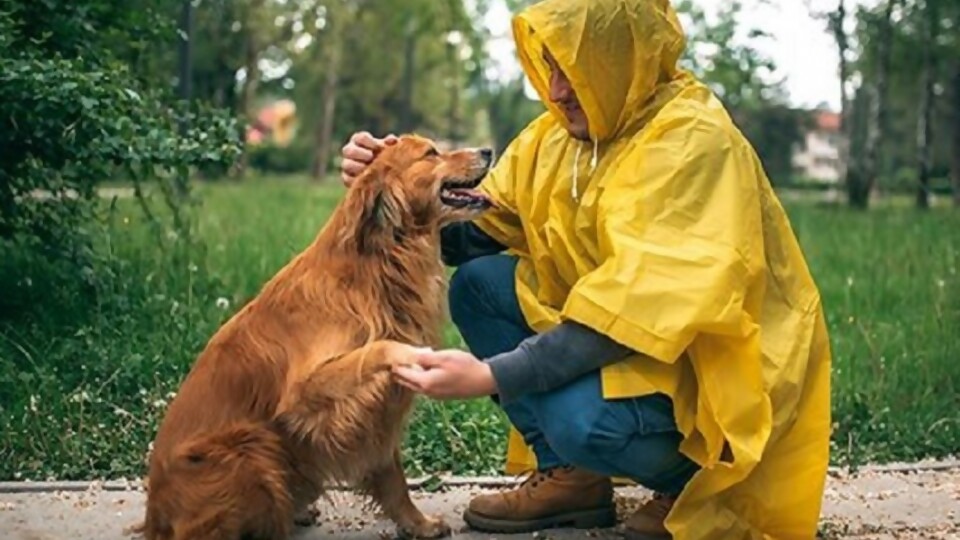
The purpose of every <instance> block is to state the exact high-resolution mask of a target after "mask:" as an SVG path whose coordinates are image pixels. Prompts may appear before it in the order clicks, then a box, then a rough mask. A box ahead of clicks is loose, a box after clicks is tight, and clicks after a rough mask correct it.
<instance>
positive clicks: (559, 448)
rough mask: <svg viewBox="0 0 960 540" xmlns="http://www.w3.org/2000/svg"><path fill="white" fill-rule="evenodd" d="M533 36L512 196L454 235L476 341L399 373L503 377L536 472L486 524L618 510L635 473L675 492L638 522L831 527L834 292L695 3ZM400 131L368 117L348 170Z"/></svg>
mask: <svg viewBox="0 0 960 540" xmlns="http://www.w3.org/2000/svg"><path fill="white" fill-rule="evenodd" d="M513 31H514V38H515V40H516V42H517V49H518V54H519V57H520V60H521V64H522V66H523V68H524V70H525V72H526V74H527V76H528V77H529V79H530V81H531V82H532V84H533V86H534V87H535V88H536V90H537V92H538V93H539V95H540V97H541V98H542V100H543V101H544V103H545V105H546V106H547V109H548V110H547V112H546V113H544V114H543V115H542V116H540V117H539V118H537V119H536V120H534V121H533V122H531V123H530V125H528V126H527V127H526V128H525V129H524V130H523V132H522V133H520V134H519V135H518V136H517V138H516V139H515V140H514V141H513V142H512V143H511V145H510V147H509V148H508V149H507V151H506V152H505V155H504V156H503V157H502V158H501V159H500V160H499V162H498V163H497V165H496V167H495V168H494V170H493V171H491V173H490V175H489V177H488V178H487V179H485V180H484V182H483V184H482V185H481V188H482V189H483V190H485V191H486V192H487V193H488V194H489V195H490V196H491V197H492V198H493V199H494V200H495V201H496V202H497V208H495V209H493V210H490V211H488V212H487V213H485V214H484V215H483V216H481V217H480V218H478V219H476V220H475V221H474V222H472V223H463V224H456V225H452V226H449V227H447V228H446V229H445V230H444V231H443V232H442V246H443V253H442V256H443V258H444V260H445V261H446V262H447V263H448V264H450V265H453V266H458V269H457V271H456V273H455V274H454V276H453V278H452V280H451V283H450V296H449V300H450V310H451V316H452V318H453V321H454V323H455V324H456V325H457V327H458V329H459V330H460V333H461V335H462V336H463V338H464V340H465V341H466V344H467V346H468V348H469V349H470V352H469V353H468V352H463V351H450V350H448V351H427V352H424V354H423V355H422V356H421V357H420V358H419V359H418V363H419V364H420V366H421V367H422V368H424V369H423V370H422V371H420V370H413V369H404V368H398V369H397V370H396V371H395V374H396V377H397V380H398V381H399V382H400V383H401V384H404V385H406V386H408V387H410V388H412V389H414V390H417V391H419V392H422V393H424V394H426V395H428V396H431V397H434V398H438V399H466V398H472V397H477V396H485V395H491V396H495V398H496V399H497V400H498V402H499V404H500V405H501V406H502V407H503V409H504V411H505V412H506V414H507V416H508V417H509V418H510V421H511V423H512V424H513V426H514V428H516V430H517V431H519V433H520V434H522V437H523V439H522V440H523V443H525V445H523V444H521V445H517V444H516V443H517V441H518V439H517V438H516V437H513V438H512V439H511V447H510V450H509V456H508V466H509V468H511V469H513V470H514V471H516V470H518V469H519V468H521V467H523V466H535V467H536V470H535V473H534V474H532V475H531V476H530V477H529V478H528V479H527V480H526V481H525V482H524V483H523V484H522V485H521V486H520V487H519V488H518V489H515V490H510V491H506V492H504V493H498V494H494V495H484V496H480V497H477V498H475V499H474V500H473V501H471V503H470V505H469V508H468V509H467V510H466V512H465V514H464V518H465V520H466V521H467V522H468V524H470V525H471V526H473V527H474V528H477V529H481V530H486V531H491V532H508V533H510V532H523V531H531V530H537V529H544V528H548V527H555V526H575V527H598V526H608V525H610V524H612V523H613V521H614V519H615V517H616V515H615V511H614V505H613V500H612V494H613V489H612V484H611V480H610V478H611V477H619V478H627V479H631V480H633V481H635V482H637V483H639V484H641V485H644V486H646V487H648V488H650V489H652V490H654V491H655V492H656V493H657V495H656V496H655V497H654V498H653V499H652V500H651V501H649V502H648V503H647V504H645V505H644V506H642V507H641V508H640V509H639V510H638V511H637V512H636V513H635V514H634V515H632V516H630V517H628V518H627V519H626V521H625V523H624V532H625V534H626V536H627V537H629V538H637V539H654V538H656V539H659V538H671V537H673V538H696V539H706V538H718V539H719V538H723V539H734V538H760V537H768V538H778V539H780V538H813V537H814V536H815V533H816V524H817V518H818V515H819V511H820V500H821V497H822V491H823V485H824V481H825V476H826V470H827V462H828V454H829V432H830V410H829V391H830V390H829V367H830V349H829V343H828V338H827V333H826V328H825V324H824V319H823V313H822V309H821V304H820V297H819V293H818V292H817V288H816V286H815V284H814V282H813V280H812V278H811V276H810V274H809V272H808V269H807V266H806V263H805V262H804V259H803V256H802V254H801V251H800V248H799V246H798V243H797V241H796V239H795V237H794V235H793V233H792V231H791V229H790V226H789V223H788V220H787V217H786V215H785V213H784V211H783V209H782V207H781V206H780V204H779V202H778V201H777V199H776V197H775V195H774V193H773V191H772V189H771V187H770V184H769V182H768V180H767V179H766V177H765V174H764V171H763V168H762V166H761V164H760V162H759V161H758V159H757V157H756V155H755V153H754V151H753V150H752V148H751V147H750V145H749V143H748V142H747V141H746V140H745V139H744V137H743V136H742V135H741V133H740V132H739V131H738V130H737V129H736V127H735V126H734V125H733V123H732V122H731V120H730V118H729V116H728V115H727V113H726V112H725V111H724V109H723V107H722V106H721V104H720V103H719V101H718V100H717V99H716V97H715V96H714V95H713V94H711V92H710V91H709V90H708V89H707V88H706V87H705V86H704V85H702V84H701V83H700V82H698V81H696V80H695V79H694V78H693V77H692V76H691V75H690V74H689V73H687V72H684V71H683V70H681V69H679V68H678V66H677V62H678V59H679V58H680V55H681V53H682V51H683V48H684V44H685V40H684V37H683V33H682V30H681V28H680V25H679V22H678V20H677V17H676V14H675V13H674V11H673V9H672V8H671V7H670V5H669V3H668V1H667V0H545V1H543V2H540V3H538V4H535V5H533V6H532V7H530V8H528V9H526V10H525V11H523V12H522V13H520V14H519V15H517V16H516V17H515V19H514V21H513ZM392 141H393V138H392V137H387V138H386V139H383V140H380V139H374V138H373V137H372V136H370V135H369V134H367V133H361V134H358V135H355V136H354V137H353V138H352V139H351V142H350V143H349V144H348V145H347V146H345V147H344V151H343V155H344V163H343V166H342V168H343V175H344V181H345V182H347V183H349V181H350V180H351V178H353V176H355V175H356V174H358V173H359V172H360V171H362V170H363V168H364V166H365V165H366V163H368V162H369V161H370V160H371V159H372V157H373V154H374V153H375V152H376V150H377V149H378V148H379V147H381V146H382V145H384V144H391V143H392ZM514 435H515V433H514ZM523 446H527V447H529V448H530V449H532V453H533V456H532V458H533V459H526V458H528V457H530V456H529V455H528V454H525V448H523Z"/></svg>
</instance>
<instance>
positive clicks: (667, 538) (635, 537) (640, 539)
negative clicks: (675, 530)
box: [623, 529, 673, 540]
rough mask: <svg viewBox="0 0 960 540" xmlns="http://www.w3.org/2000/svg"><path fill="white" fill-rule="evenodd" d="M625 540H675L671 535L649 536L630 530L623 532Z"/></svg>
mask: <svg viewBox="0 0 960 540" xmlns="http://www.w3.org/2000/svg"><path fill="white" fill-rule="evenodd" d="M623 538H624V540H673V535H671V534H647V533H642V532H637V531H631V530H629V529H627V530H625V531H623Z"/></svg>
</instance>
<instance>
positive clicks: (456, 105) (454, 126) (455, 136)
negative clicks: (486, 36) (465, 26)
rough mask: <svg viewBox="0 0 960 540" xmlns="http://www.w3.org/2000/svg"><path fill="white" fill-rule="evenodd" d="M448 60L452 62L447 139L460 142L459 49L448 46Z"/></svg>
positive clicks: (451, 45)
mask: <svg viewBox="0 0 960 540" xmlns="http://www.w3.org/2000/svg"><path fill="white" fill-rule="evenodd" d="M447 55H448V56H447V59H448V61H449V62H450V110H449V111H448V112H447V126H448V128H447V138H448V139H450V140H451V141H454V142H456V141H459V140H460V78H459V75H460V62H459V59H458V58H457V47H456V46H455V45H453V44H448V45H447Z"/></svg>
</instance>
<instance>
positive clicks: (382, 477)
mask: <svg viewBox="0 0 960 540" xmlns="http://www.w3.org/2000/svg"><path fill="white" fill-rule="evenodd" d="M361 489H362V490H363V491H364V492H365V493H367V494H369V495H370V497H371V498H373V500H374V502H376V503H377V504H378V505H380V508H381V509H383V511H384V513H385V514H386V515H387V517H389V518H390V519H391V520H393V522H394V523H396V524H397V528H398V531H399V533H400V536H402V537H405V538H441V537H444V536H447V535H448V534H450V526H449V525H447V524H446V522H445V521H444V520H443V518H441V517H440V516H436V517H429V516H425V515H424V514H423V512H421V511H420V509H419V508H417V507H416V505H414V504H413V501H412V500H410V492H409V490H408V489H407V479H406V475H405V474H404V472H403V467H402V465H401V462H400V452H399V450H396V451H394V453H393V458H392V459H391V460H390V461H389V462H388V464H387V465H385V466H383V467H382V468H381V469H378V470H376V471H374V472H373V473H372V474H370V475H369V476H367V477H366V478H365V479H364V480H363V483H362V484H361Z"/></svg>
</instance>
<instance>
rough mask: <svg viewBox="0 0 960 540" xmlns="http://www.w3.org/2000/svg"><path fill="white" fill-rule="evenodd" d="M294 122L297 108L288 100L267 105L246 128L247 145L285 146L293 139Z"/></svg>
mask: <svg viewBox="0 0 960 540" xmlns="http://www.w3.org/2000/svg"><path fill="white" fill-rule="evenodd" d="M296 120H297V106H296V104H294V103H293V102H292V101H290V100H289V99H281V100H278V101H274V102H271V103H268V104H267V105H264V106H263V107H261V108H260V110H259V111H258V112H257V117H256V118H255V119H254V120H253V122H251V123H250V125H248V126H247V143H248V144H251V145H257V144H264V143H269V144H272V145H274V146H286V145H288V144H290V140H291V139H293V134H294V128H295V127H296Z"/></svg>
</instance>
